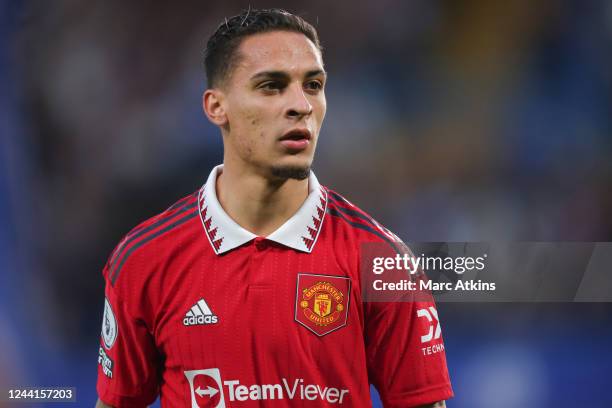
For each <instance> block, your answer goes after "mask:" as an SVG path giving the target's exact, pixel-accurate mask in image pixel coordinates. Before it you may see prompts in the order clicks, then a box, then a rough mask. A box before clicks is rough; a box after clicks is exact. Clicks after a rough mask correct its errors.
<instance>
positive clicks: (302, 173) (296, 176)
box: [271, 164, 310, 180]
mask: <svg viewBox="0 0 612 408" xmlns="http://www.w3.org/2000/svg"><path fill="white" fill-rule="evenodd" d="M271 173H272V176H274V177H276V178H279V179H284V180H288V179H293V180H304V179H307V178H308V176H309V175H310V164H303V165H299V164H285V165H275V166H272V168H271Z"/></svg>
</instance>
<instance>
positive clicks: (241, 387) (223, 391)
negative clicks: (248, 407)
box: [185, 368, 349, 408]
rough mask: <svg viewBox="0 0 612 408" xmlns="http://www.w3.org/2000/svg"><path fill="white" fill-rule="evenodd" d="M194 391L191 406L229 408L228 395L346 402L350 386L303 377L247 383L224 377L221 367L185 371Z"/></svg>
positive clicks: (243, 398) (233, 399)
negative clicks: (342, 386) (318, 382)
mask: <svg viewBox="0 0 612 408" xmlns="http://www.w3.org/2000/svg"><path fill="white" fill-rule="evenodd" d="M185 377H187V381H188V382H189V388H190V391H191V407H192V408H199V407H214V408H225V398H226V397H227V400H228V401H230V402H234V403H239V402H244V401H264V400H284V399H287V400H292V401H293V400H302V401H304V400H307V401H316V400H319V401H322V402H326V403H328V404H343V403H344V402H345V401H346V398H347V395H348V394H349V390H347V389H340V388H335V387H327V386H321V385H318V384H307V383H306V382H305V381H304V379H303V378H297V379H294V380H289V379H287V378H281V382H280V383H275V384H250V385H245V384H242V383H241V382H240V380H226V381H222V380H221V372H220V371H219V369H218V368H207V369H203V370H191V371H185Z"/></svg>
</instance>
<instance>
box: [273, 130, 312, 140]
mask: <svg viewBox="0 0 612 408" xmlns="http://www.w3.org/2000/svg"><path fill="white" fill-rule="evenodd" d="M311 138H312V136H311V134H310V130H308V129H292V130H290V131H288V132H287V133H285V134H284V135H283V136H282V137H281V138H280V140H281V141H283V140H303V139H305V140H310V139H311Z"/></svg>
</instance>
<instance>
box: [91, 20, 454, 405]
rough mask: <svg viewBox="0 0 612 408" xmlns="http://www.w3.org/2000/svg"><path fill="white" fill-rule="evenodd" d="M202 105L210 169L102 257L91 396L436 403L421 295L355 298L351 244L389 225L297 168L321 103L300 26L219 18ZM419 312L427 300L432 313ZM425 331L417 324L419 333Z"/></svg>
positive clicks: (439, 383)
mask: <svg viewBox="0 0 612 408" xmlns="http://www.w3.org/2000/svg"><path fill="white" fill-rule="evenodd" d="M206 73H207V77H208V85H209V88H208V89H207V90H206V92H205V93H204V96H203V108H204V112H205V113H206V116H207V117H208V119H209V120H210V121H212V122H213V123H215V124H216V125H217V126H219V128H220V129H221V134H222V136H223V143H224V156H223V165H220V166H217V167H215V168H214V169H213V170H212V172H211V174H210V176H209V177H208V181H206V183H205V184H204V186H203V187H202V188H201V189H200V190H199V191H197V192H195V193H194V194H192V195H190V196H188V197H185V198H184V199H182V200H180V201H179V202H177V203H176V204H175V205H173V206H172V207H170V208H169V209H168V210H166V211H165V212H163V213H161V214H160V215H158V216H156V217H153V218H152V219H150V220H148V221H145V222H144V223H143V224H141V225H140V226H138V227H136V228H135V229H134V230H132V231H131V232H130V233H128V235H127V236H126V237H125V238H124V239H123V240H122V242H121V243H120V244H119V245H118V246H117V248H116V249H115V251H114V252H113V253H112V255H111V257H110V258H109V261H108V263H107V265H106V266H105V268H104V278H105V280H106V300H105V310H104V318H103V327H102V339H101V344H100V349H99V358H98V361H99V370H98V386H97V390H98V394H99V397H100V401H98V405H99V406H116V407H124V406H126V407H128V406H129V407H132V406H134V407H140V406H146V405H148V404H150V403H152V402H153V401H154V400H155V398H156V397H157V395H158V394H159V393H161V403H162V406H164V407H188V406H191V407H225V406H228V407H230V406H231V407H242V406H244V407H255V406H266V407H267V406H270V407H296V406H308V407H323V406H347V407H367V406H371V400H370V393H369V384H370V383H372V384H374V385H375V386H376V388H377V389H378V390H379V392H380V395H381V398H382V400H383V403H384V405H385V406H386V407H415V406H429V407H431V406H436V407H443V406H444V402H443V401H444V400H445V399H447V398H450V397H451V396H452V390H451V387H450V382H449V378H448V373H447V368H446V359H445V355H444V352H443V351H441V352H437V353H429V354H428V353H425V352H423V351H422V350H423V347H424V346H435V345H436V344H435V343H437V345H438V346H437V347H436V350H443V346H441V344H442V339H441V337H440V336H439V334H438V333H437V334H436V336H435V339H434V340H431V344H422V340H423V337H426V336H427V333H428V331H429V330H430V329H431V327H432V326H431V324H430V323H429V322H427V321H426V319H420V318H419V315H418V313H417V310H418V309H423V308H426V309H427V308H429V310H431V309H433V308H434V307H435V306H434V305H433V303H430V302H416V301H415V302H408V303H368V302H364V301H363V300H362V294H361V281H360V280H361V278H360V275H359V249H360V244H361V243H364V242H383V243H384V242H386V243H389V244H390V245H393V242H392V241H393V240H394V239H395V236H394V235H393V234H391V233H390V232H388V231H387V230H386V229H384V228H382V227H381V226H379V224H378V223H376V222H375V221H374V220H372V219H371V218H370V217H369V216H367V215H366V214H365V213H364V212H362V211H361V210H359V209H358V208H356V207H355V206H353V205H352V204H350V203H349V202H348V201H346V200H345V199H344V198H342V197H341V196H340V195H338V194H337V193H335V192H333V191H331V190H329V189H327V188H326V187H323V186H321V185H320V184H319V182H318V181H317V178H316V177H315V175H314V174H313V172H312V171H311V169H310V167H311V164H312V161H313V156H314V152H315V147H316V144H317V139H318V136H319V130H320V128H321V124H322V123H323V118H324V116H325V110H326V100H325V93H324V88H325V81H326V73H325V70H324V68H323V60H322V55H321V47H320V45H319V40H318V37H317V33H316V31H315V29H314V28H313V27H312V26H311V25H310V24H308V23H307V22H305V21H304V20H302V19H301V18H299V17H297V16H294V15H292V14H289V13H287V12H285V11H282V10H250V11H248V12H245V13H243V14H241V15H238V16H235V17H233V18H231V19H228V20H226V21H224V22H223V23H222V24H221V25H220V26H219V28H218V29H217V31H216V32H215V33H214V34H213V36H212V37H211V38H210V40H209V42H208V45H207V52H206ZM434 312H435V311H434ZM429 337H431V336H429Z"/></svg>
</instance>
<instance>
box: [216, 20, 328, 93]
mask: <svg viewBox="0 0 612 408" xmlns="http://www.w3.org/2000/svg"><path fill="white" fill-rule="evenodd" d="M280 32H285V33H295V34H301V35H302V36H303V37H304V38H306V39H307V40H308V41H309V42H310V43H311V44H312V45H313V46H314V48H315V49H316V50H317V51H318V52H319V56H320V57H321V65H322V66H323V47H321V45H320V44H319V45H317V44H316V43H315V42H314V41H312V40H311V39H310V37H308V36H307V35H306V34H305V33H303V32H301V31H299V30H293V29H291V28H285V27H274V28H271V29H269V30H265V31H258V32H255V33H248V34H244V35H241V36H239V37H237V38H236V40H237V41H238V44H237V45H236V48H235V49H234V51H233V52H232V54H231V56H230V57H229V58H228V59H227V68H226V69H225V72H224V74H223V75H221V77H220V78H217V81H216V82H217V84H216V85H215V86H211V85H210V84H208V85H207V88H208V89H220V90H223V89H224V88H225V86H226V85H227V83H228V82H229V80H230V79H231V77H232V74H233V72H234V70H235V69H236V65H238V63H239V62H240V60H241V59H242V58H244V56H243V55H242V53H241V52H240V47H241V46H242V44H243V43H244V41H245V40H246V39H248V38H250V37H255V36H258V35H265V34H270V33H280ZM323 72H325V69H323Z"/></svg>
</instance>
